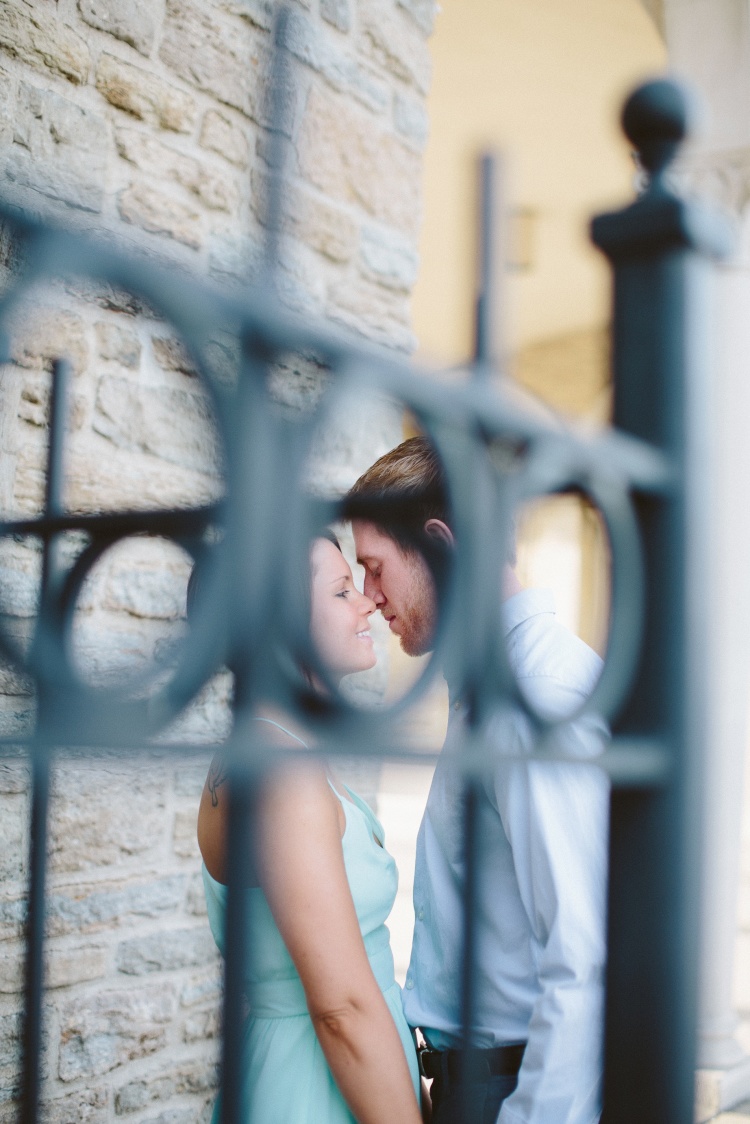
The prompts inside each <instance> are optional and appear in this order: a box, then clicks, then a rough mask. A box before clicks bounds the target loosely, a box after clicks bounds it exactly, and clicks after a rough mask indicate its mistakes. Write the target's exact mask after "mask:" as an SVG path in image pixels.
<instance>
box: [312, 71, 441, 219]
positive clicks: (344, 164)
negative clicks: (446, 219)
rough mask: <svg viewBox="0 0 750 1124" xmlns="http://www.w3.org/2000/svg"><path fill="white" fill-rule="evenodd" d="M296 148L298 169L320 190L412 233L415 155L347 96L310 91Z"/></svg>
mask: <svg viewBox="0 0 750 1124" xmlns="http://www.w3.org/2000/svg"><path fill="white" fill-rule="evenodd" d="M297 152H298V157H299V167H300V172H301V174H302V175H303V176H304V178H305V179H307V180H308V181H309V182H310V183H312V184H314V185H315V187H317V188H319V189H320V191H322V192H323V193H324V194H325V195H327V196H329V197H331V198H333V199H339V200H341V201H342V202H346V203H356V204H358V205H359V206H361V207H362V208H363V209H364V210H365V211H366V212H367V213H368V214H370V215H372V216H373V217H374V218H376V219H378V220H379V221H381V222H383V223H385V224H386V225H387V226H393V227H396V228H397V229H399V230H403V231H405V232H407V233H409V234H411V235H412V236H413V237H414V238H416V235H417V229H418V223H419V215H420V185H421V175H422V165H421V160H420V158H419V156H418V155H417V154H416V153H415V152H413V151H412V150H411V149H409V148H407V147H406V146H405V145H404V144H403V143H402V142H401V141H400V140H399V139H398V138H397V137H396V136H394V135H393V134H392V133H387V132H384V131H381V130H378V129H376V128H374V127H373V121H372V118H371V117H370V116H369V115H368V114H366V113H364V112H363V111H362V110H360V109H358V108H357V107H355V106H352V105H351V102H350V101H349V100H348V99H347V98H344V97H341V96H339V95H336V94H333V93H330V92H328V91H326V90H322V89H312V90H311V91H310V96H309V98H308V102H307V108H306V111H305V116H304V120H303V123H302V129H301V132H300V137H299V141H298V146H297Z"/></svg>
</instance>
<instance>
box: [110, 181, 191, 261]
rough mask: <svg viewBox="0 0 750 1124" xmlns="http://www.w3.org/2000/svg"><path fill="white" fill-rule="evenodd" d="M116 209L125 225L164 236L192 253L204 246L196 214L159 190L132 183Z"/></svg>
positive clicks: (120, 197)
mask: <svg viewBox="0 0 750 1124" xmlns="http://www.w3.org/2000/svg"><path fill="white" fill-rule="evenodd" d="M118 210H119V212H120V217H121V218H123V219H124V220H125V222H129V223H132V224H133V225H134V226H140V227H141V228H142V229H143V230H146V231H148V232H149V234H164V235H166V236H167V237H168V238H174V240H175V241H176V242H182V243H183V244H184V245H185V246H191V247H192V248H193V249H195V250H197V249H200V247H201V245H202V243H203V237H202V234H201V230H200V215H199V214H198V212H197V211H196V210H194V209H193V208H192V207H189V206H187V205H186V204H185V203H182V202H180V200H178V199H175V198H173V196H171V195H168V194H167V193H166V192H164V191H160V190H159V189H158V188H155V187H149V186H147V185H146V184H144V183H139V184H133V185H132V186H131V187H128V188H126V189H125V190H124V191H122V192H120V195H119V198H118Z"/></svg>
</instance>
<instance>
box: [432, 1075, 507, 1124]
mask: <svg viewBox="0 0 750 1124" xmlns="http://www.w3.org/2000/svg"><path fill="white" fill-rule="evenodd" d="M517 1084H518V1076H517V1075H516V1074H512V1075H507V1076H504V1077H488V1078H487V1080H486V1081H472V1082H471V1083H470V1084H469V1087H468V1089H469V1099H468V1105H467V1110H466V1114H465V1115H463V1114H462V1108H463V1106H462V1103H461V1101H462V1096H461V1094H462V1091H463V1085H462V1084H461V1082H459V1081H451V1080H450V1078H447V1079H446V1078H444V1077H443V1075H442V1074H441V1075H440V1076H439V1077H436V1078H435V1080H434V1081H433V1082H432V1088H431V1090H430V1093H431V1096H432V1124H496V1121H497V1117H498V1113H499V1112H500V1106H501V1105H502V1103H503V1101H504V1100H505V1099H506V1097H509V1096H510V1094H511V1093H512V1092H513V1090H514V1089H515V1087H516V1085H517Z"/></svg>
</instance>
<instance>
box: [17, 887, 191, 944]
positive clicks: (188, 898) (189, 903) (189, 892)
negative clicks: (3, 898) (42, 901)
mask: <svg viewBox="0 0 750 1124" xmlns="http://www.w3.org/2000/svg"><path fill="white" fill-rule="evenodd" d="M185 908H186V909H187V911H188V913H191V914H192V915H193V916H194V917H206V916H207V915H208V909H207V908H206V895H205V893H204V890H203V879H202V878H201V876H200V874H194V875H193V877H192V878H191V879H190V883H189V886H188V892H187V902H186V906H185ZM1 920H2V917H1V915H0V921H1ZM0 932H2V930H1V929H0Z"/></svg>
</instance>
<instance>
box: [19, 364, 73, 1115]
mask: <svg viewBox="0 0 750 1124" xmlns="http://www.w3.org/2000/svg"><path fill="white" fill-rule="evenodd" d="M69 378H70V367H69V364H68V363H67V361H66V360H63V359H57V360H55V361H54V363H53V365H52V389H51V395H50V421H49V438H48V446H47V472H46V482H45V500H44V512H45V516H46V517H48V518H54V517H55V516H58V515H60V514H61V513H62V510H63V490H64V452H65V422H66V415H67V401H68V382H69ZM57 555H58V543H57V541H56V539H55V538H54V537H50V538H47V539H45V541H44V546H43V555H42V583H41V591H40V604H39V617H38V620H37V627H36V635H35V638H34V643H35V645H37V646H40V645H41V646H44V647H45V648H46V647H47V646H48V637H47V629H48V628H53V627H54V622H55V618H56V614H55V612H54V602H55V597H56V594H57V587H58V584H59V576H60V574H59V565H58V557H57ZM38 691H39V699H38V706H39V713H38V725H37V731H36V735H35V737H34V739H33V741H32V745H31V824H30V839H29V901H28V909H27V933H26V986H25V1005H24V1032H23V1090H24V1095H23V1101H22V1122H23V1124H36V1121H37V1119H38V1115H39V1099H40V1093H41V1080H42V1079H41V1064H42V1041H43V1033H44V1027H43V1018H42V1001H43V995H44V944H45V914H46V908H45V907H46V893H45V890H46V873H47V829H48V819H49V799H50V774H51V768H52V752H53V750H52V745H53V740H52V739H53V738H54V734H53V715H52V714H51V713H50V709H51V707H54V703H53V701H52V697H51V692H50V691H49V690H47V689H46V684H44V683H41V682H40V683H39V684H38Z"/></svg>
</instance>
